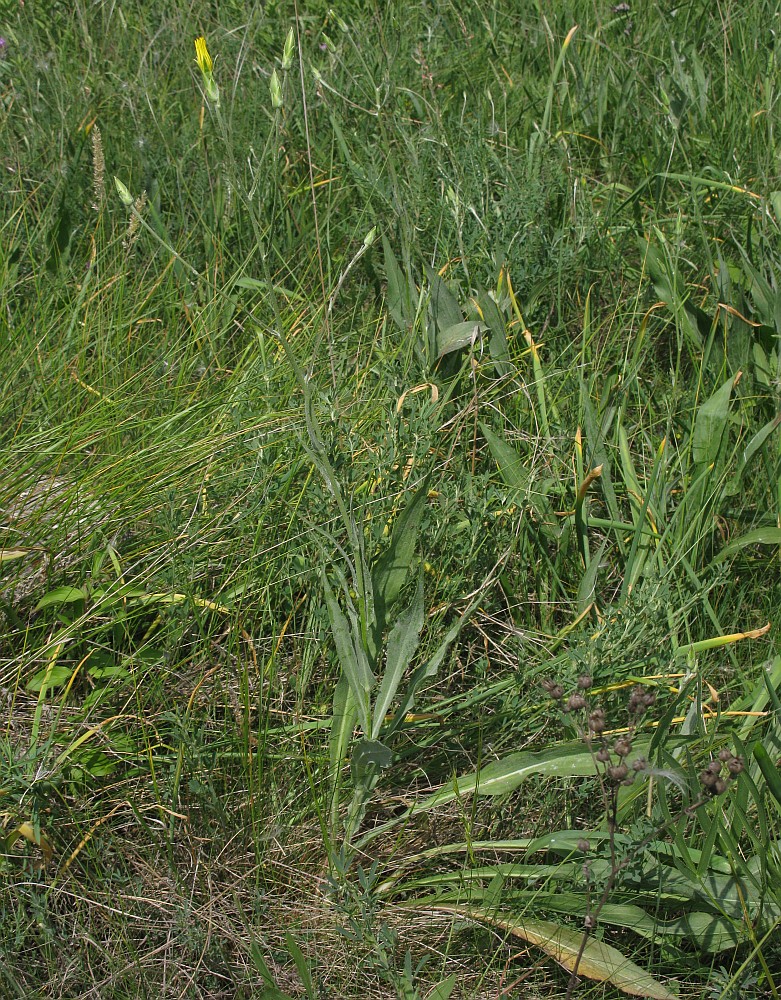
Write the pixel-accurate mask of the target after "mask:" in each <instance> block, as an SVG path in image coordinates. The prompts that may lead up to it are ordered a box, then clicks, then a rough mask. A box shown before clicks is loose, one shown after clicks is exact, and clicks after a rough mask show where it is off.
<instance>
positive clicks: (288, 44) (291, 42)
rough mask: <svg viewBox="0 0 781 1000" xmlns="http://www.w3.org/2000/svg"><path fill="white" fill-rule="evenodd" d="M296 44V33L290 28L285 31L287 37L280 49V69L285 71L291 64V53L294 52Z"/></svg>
mask: <svg viewBox="0 0 781 1000" xmlns="http://www.w3.org/2000/svg"><path fill="white" fill-rule="evenodd" d="M295 46H296V33H295V31H294V30H293V29H292V28H291V29H290V31H288V33H287V38H286V39H285V46H284V48H283V49H282V69H283V71H284V72H287V71H288V70H289V69H290V67H291V66H292V65H293V54H294V52H295Z"/></svg>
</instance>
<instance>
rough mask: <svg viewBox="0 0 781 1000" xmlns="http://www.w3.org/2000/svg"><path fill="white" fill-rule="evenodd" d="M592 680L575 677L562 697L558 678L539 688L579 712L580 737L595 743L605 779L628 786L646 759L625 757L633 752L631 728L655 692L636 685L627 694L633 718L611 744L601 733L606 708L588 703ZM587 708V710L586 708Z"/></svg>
mask: <svg viewBox="0 0 781 1000" xmlns="http://www.w3.org/2000/svg"><path fill="white" fill-rule="evenodd" d="M593 684H594V681H593V678H591V677H590V676H589V675H588V674H583V675H582V676H580V677H578V681H577V688H576V690H575V691H573V692H572V694H570V695H569V696H568V697H567V698H566V700H565V692H564V688H563V687H562V685H561V684H559V683H558V682H557V681H555V680H552V679H550V678H546V679H545V680H543V681H542V687H543V688H544V689H545V691H547V693H548V694H549V695H550V697H551V698H552V699H553V700H554V701H557V702H560V703H562V708H563V709H564V710H565V711H566V712H569V713H582V715H581V717H582V718H583V724H582V732H583V739H584V740H585V741H586V742H587V743H590V744H592V745H594V744H596V746H595V749H594V757H595V759H596V760H597V761H599V763H600V764H602V765H604V773H605V776H606V777H607V779H608V780H609V781H610V782H611V784H614V785H631V784H632V782H633V781H634V780H635V778H636V777H637V775H638V774H639V773H640V772H641V771H644V770H645V769H646V768H647V767H648V762H647V761H646V760H645V759H644V758H642V757H637V758H635V760H633V761H632V762H631V764H629V763H628V760H627V758H628V757H629V756H630V755H631V753H632V729H633V728H634V726H635V725H636V724H637V722H638V721H639V718H640V716H641V715H643V714H644V713H645V712H646V711H647V709H649V708H650V707H651V706H652V705H654V704H655V702H656V694H655V692H654V691H651V690H649V689H647V688H645V687H643V685H642V684H636V685H635V686H634V687H633V688H632V692H631V694H630V696H629V702H628V710H629V715H630V719H631V721H632V728H631V729H630V732H629V733H626V734H623V735H620V736H618V737H617V738H616V739H615V740H613V742H612V743H611V742H610V741H609V740H608V739H607V738H606V737H605V735H604V733H605V730H606V729H607V727H608V722H607V717H606V715H605V710H604V708H602V707H601V706H600V705H596V706H594V707H591V706H590V705H589V693H590V689H591V688H592V687H593ZM589 709H590V711H589Z"/></svg>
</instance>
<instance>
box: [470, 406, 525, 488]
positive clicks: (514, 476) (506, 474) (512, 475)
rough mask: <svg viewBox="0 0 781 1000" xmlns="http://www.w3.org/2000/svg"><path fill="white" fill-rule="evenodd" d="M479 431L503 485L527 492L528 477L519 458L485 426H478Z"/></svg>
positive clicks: (502, 440)
mask: <svg viewBox="0 0 781 1000" xmlns="http://www.w3.org/2000/svg"><path fill="white" fill-rule="evenodd" d="M480 431H481V433H482V435H483V437H484V438H485V440H486V443H487V444H488V448H489V450H490V452H491V456H492V457H493V460H494V461H495V462H496V464H497V466H498V467H499V474H500V476H501V477H502V479H503V480H504V482H505V484H506V485H507V486H509V487H510V488H511V489H514V490H518V491H520V492H523V493H524V494H526V493H528V491H529V484H530V476H529V471H528V469H527V468H526V464H525V463H524V461H523V459H522V458H521V456H520V455H519V454H518V452H517V451H516V450H515V448H513V446H512V445H510V444H508V443H507V442H506V441H505V440H504V439H503V438H500V437H499V435H498V434H495V433H494V432H493V431H492V430H491V428H490V427H489V426H488V425H487V424H483V423H481V424H480Z"/></svg>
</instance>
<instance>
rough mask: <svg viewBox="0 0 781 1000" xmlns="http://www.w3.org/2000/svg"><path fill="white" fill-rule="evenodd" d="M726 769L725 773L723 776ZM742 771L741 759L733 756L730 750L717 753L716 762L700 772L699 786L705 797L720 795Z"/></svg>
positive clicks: (713, 761)
mask: <svg viewBox="0 0 781 1000" xmlns="http://www.w3.org/2000/svg"><path fill="white" fill-rule="evenodd" d="M725 768H726V771H727V773H726V774H723V771H724V769H725ZM742 770H743V758H742V757H740V756H738V755H736V754H733V753H732V751H731V750H727V749H726V748H725V749H724V750H720V751H719V756H718V760H712V761H711V762H710V763H709V764H707V765H706V766H705V768H704V770H702V771H700V784H701V785H702V788H703V791H704V792H705V794H706V795H722V794H723V793H724V792H726V790H727V788H728V787H729V783H730V781H732V779H733V778H736V777H737V776H738V775H739V774H740V772H741V771H742Z"/></svg>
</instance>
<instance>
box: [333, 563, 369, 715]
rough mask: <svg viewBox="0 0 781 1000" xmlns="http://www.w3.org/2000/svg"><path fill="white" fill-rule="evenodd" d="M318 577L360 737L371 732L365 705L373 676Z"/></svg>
mask: <svg viewBox="0 0 781 1000" xmlns="http://www.w3.org/2000/svg"><path fill="white" fill-rule="evenodd" d="M321 576H322V579H323V590H324V591H325V600H326V604H327V606H328V617H329V619H330V621H331V634H332V635H333V638H334V645H335V646H336V652H337V656H338V658H339V666H340V667H341V670H342V673H343V674H344V676H345V677H346V678H347V680H348V682H349V684H350V689H351V691H352V694H353V699H354V701H355V706H356V709H357V712H358V718H359V720H360V723H361V729H362V730H363V732H364V733H369V732H370V731H371V715H370V712H369V704H370V699H371V690H372V687H373V686H374V674H373V673H372V670H371V667H370V666H369V661H368V660H367V658H366V653H365V651H364V649H363V646H362V645H361V640H360V636H359V635H356V634H355V631H354V630H353V629H352V628H351V627H350V623H349V622H348V621H347V618H346V617H345V616H344V614H343V613H342V609H341V608H340V607H339V604H338V602H337V600H336V597H335V596H334V592H333V590H332V589H331V584H330V583H329V582H328V577H327V575H326V574H325V572H323V573H322V574H321Z"/></svg>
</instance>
